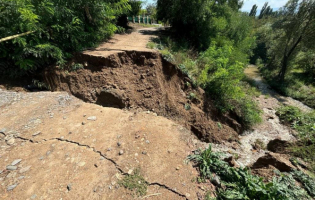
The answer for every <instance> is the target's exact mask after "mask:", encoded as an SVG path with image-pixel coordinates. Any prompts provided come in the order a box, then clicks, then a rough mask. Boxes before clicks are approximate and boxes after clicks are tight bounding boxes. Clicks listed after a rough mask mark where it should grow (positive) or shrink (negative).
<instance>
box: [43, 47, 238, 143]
mask: <svg viewBox="0 0 315 200" xmlns="http://www.w3.org/2000/svg"><path fill="white" fill-rule="evenodd" d="M107 53H108V52H107ZM73 63H82V64H83V65H84V69H79V70H77V71H72V72H71V71H66V70H60V69H58V67H54V68H50V69H49V70H47V71H46V72H45V75H44V76H45V81H46V82H47V83H49V85H50V86H51V89H52V90H53V91H67V92H69V93H71V94H73V95H74V96H76V97H78V98H80V99H82V100H84V101H86V102H91V103H96V104H99V105H102V106H105V107H116V108H127V109H131V110H136V109H139V108H141V109H143V110H147V111H148V112H153V113H156V114H157V115H159V116H164V117H167V118H168V119H171V120H174V121H176V122H178V123H180V124H182V125H184V126H186V127H187V128H188V129H190V130H191V131H192V132H194V133H195V135H196V136H197V137H198V138H200V139H202V140H203V141H211V142H220V141H222V140H228V141H235V140H237V136H238V133H237V131H239V132H241V126H240V125H239V124H238V123H237V122H236V121H235V120H233V119H232V118H230V117H229V116H222V115H220V114H219V112H217V110H216V109H214V106H213V103H212V102H211V100H210V99H207V98H206V96H205V93H204V91H203V90H202V89H200V88H197V89H194V88H193V83H192V81H191V80H190V79H189V78H188V77H187V76H186V75H184V74H183V73H182V72H181V71H180V70H178V69H177V67H176V66H175V65H173V64H171V63H170V62H167V61H166V60H165V59H163V58H162V56H161V55H160V54H159V53H157V52H152V51H142V52H140V51H122V52H115V53H112V54H110V55H107V54H106V55H102V53H101V52H98V51H88V52H84V53H82V54H79V55H77V56H76V58H75V60H74V61H73ZM230 126H231V127H233V128H234V129H233V128H231V127H230Z"/></svg>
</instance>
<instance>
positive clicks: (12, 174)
mask: <svg viewBox="0 0 315 200" xmlns="http://www.w3.org/2000/svg"><path fill="white" fill-rule="evenodd" d="M15 176H16V172H10V173H9V174H8V175H7V176H6V178H14V177H15Z"/></svg>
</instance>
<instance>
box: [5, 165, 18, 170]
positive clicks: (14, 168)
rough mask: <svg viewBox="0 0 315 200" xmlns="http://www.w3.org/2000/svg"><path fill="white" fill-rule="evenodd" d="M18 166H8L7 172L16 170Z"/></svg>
mask: <svg viewBox="0 0 315 200" xmlns="http://www.w3.org/2000/svg"><path fill="white" fill-rule="evenodd" d="M16 169H17V166H12V165H8V166H7V170H16Z"/></svg>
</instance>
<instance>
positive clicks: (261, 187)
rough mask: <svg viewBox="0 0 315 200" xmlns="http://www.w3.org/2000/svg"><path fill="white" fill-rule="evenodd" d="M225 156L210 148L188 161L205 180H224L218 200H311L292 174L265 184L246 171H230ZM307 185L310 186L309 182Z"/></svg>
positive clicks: (196, 152) (194, 155)
mask: <svg viewBox="0 0 315 200" xmlns="http://www.w3.org/2000/svg"><path fill="white" fill-rule="evenodd" d="M222 155H223V154H222V153H220V152H213V151H212V150H211V145H210V146H209V148H208V149H206V150H204V151H201V150H198V151H195V154H193V155H190V156H188V160H192V161H194V162H196V163H197V164H198V168H199V171H200V175H201V177H203V178H206V179H211V178H213V174H214V173H215V174H216V176H219V177H220V179H221V182H222V184H221V187H218V188H217V191H216V193H217V197H216V199H220V200H221V199H222V200H223V199H224V200H226V199H231V200H232V199H233V200H234V199H248V200H249V199H263V200H265V199H277V200H282V199H283V200H284V199H290V200H291V199H292V200H294V199H305V200H306V199H310V196H309V195H308V194H307V192H306V191H305V190H304V189H303V188H300V187H298V186H297V185H296V182H295V179H294V178H293V176H292V175H291V174H282V173H280V172H277V173H278V177H274V178H273V180H272V182H269V183H265V182H263V178H261V177H258V176H255V175H252V174H251V173H250V171H249V170H248V169H246V168H233V167H230V166H229V165H228V163H227V162H225V161H223V160H222V159H221V157H222ZM301 173H302V172H301ZM305 183H307V184H308V185H310V183H308V182H307V181H305ZM305 185H306V184H305ZM310 187H312V186H310ZM307 190H308V189H307Z"/></svg>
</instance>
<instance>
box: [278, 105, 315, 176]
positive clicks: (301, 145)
mask: <svg viewBox="0 0 315 200" xmlns="http://www.w3.org/2000/svg"><path fill="white" fill-rule="evenodd" d="M276 114H277V115H278V116H279V118H280V120H281V122H282V123H284V124H286V125H290V126H291V127H292V128H293V129H295V130H296V131H297V132H298V139H299V140H298V142H296V143H295V144H294V145H293V146H292V147H290V150H291V151H292V153H293V155H295V156H297V157H300V158H302V159H303V160H304V161H306V162H308V163H309V164H310V167H311V171H312V172H315V156H314V152H315V111H313V112H310V113H303V112H302V111H301V110H300V109H299V108H297V107H294V106H282V107H280V108H278V110H277V112H276Z"/></svg>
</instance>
